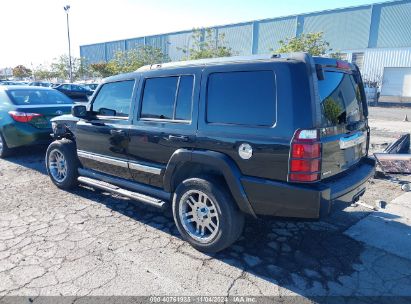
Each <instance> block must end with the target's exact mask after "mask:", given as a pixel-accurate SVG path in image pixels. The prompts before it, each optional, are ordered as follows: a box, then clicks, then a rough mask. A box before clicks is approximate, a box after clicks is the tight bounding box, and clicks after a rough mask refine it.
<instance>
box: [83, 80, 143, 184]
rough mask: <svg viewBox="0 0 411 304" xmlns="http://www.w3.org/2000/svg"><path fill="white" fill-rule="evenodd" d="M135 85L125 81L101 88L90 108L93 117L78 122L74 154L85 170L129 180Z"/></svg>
mask: <svg viewBox="0 0 411 304" xmlns="http://www.w3.org/2000/svg"><path fill="white" fill-rule="evenodd" d="M135 83H136V79H126V80H121V81H115V82H108V83H105V84H104V85H102V86H101V87H100V89H99V91H98V92H97V95H96V96H95V97H94V98H93V101H92V103H91V105H90V112H91V113H92V114H93V115H92V116H93V118H92V119H89V120H84V119H82V120H80V121H79V122H78V123H77V129H76V143H77V154H78V157H79V159H80V162H81V164H82V165H83V166H84V167H85V168H87V169H92V170H95V171H99V172H103V173H106V174H110V175H113V176H116V177H122V178H131V175H130V172H129V169H128V160H127V150H128V145H129V128H130V124H131V119H132V117H131V115H130V109H131V104H132V100H133V96H134V93H133V92H134V87H135Z"/></svg>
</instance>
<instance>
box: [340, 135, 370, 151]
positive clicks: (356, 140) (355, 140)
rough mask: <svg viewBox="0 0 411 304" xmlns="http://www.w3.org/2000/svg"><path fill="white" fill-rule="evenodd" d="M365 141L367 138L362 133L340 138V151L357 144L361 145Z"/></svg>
mask: <svg viewBox="0 0 411 304" xmlns="http://www.w3.org/2000/svg"><path fill="white" fill-rule="evenodd" d="M366 140H367V136H366V135H365V134H364V133H362V132H359V133H356V134H354V135H353V136H350V137H342V138H340V149H342V150H344V149H348V148H351V147H354V146H356V145H358V144H362V143H363V142H365V141H366Z"/></svg>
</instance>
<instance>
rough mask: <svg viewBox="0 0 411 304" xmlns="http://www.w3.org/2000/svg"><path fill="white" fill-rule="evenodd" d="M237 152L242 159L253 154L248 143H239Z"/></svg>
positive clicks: (248, 157)
mask: <svg viewBox="0 0 411 304" xmlns="http://www.w3.org/2000/svg"><path fill="white" fill-rule="evenodd" d="M238 154H239V155H240V157H241V158H242V159H250V158H251V157H252V156H253V148H252V147H251V146H250V145H249V144H246V143H244V144H241V145H240V147H238Z"/></svg>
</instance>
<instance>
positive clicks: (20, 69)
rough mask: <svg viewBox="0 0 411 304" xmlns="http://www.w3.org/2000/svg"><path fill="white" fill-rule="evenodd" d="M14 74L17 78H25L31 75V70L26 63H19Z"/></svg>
mask: <svg viewBox="0 0 411 304" xmlns="http://www.w3.org/2000/svg"><path fill="white" fill-rule="evenodd" d="M13 76H14V77H17V78H20V79H21V78H25V77H29V76H31V70H30V69H28V68H26V67H25V66H24V65H18V66H16V67H15V68H14V69H13Z"/></svg>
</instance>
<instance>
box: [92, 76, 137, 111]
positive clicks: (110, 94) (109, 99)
mask: <svg viewBox="0 0 411 304" xmlns="http://www.w3.org/2000/svg"><path fill="white" fill-rule="evenodd" d="M133 87H134V80H126V81H118V82H111V83H106V84H104V85H103V86H102V87H101V89H100V90H99V91H98V94H97V96H96V98H95V99H94V102H93V111H94V112H96V113H97V115H102V116H119V117H128V115H129V113H130V105H131V96H132V95H133Z"/></svg>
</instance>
